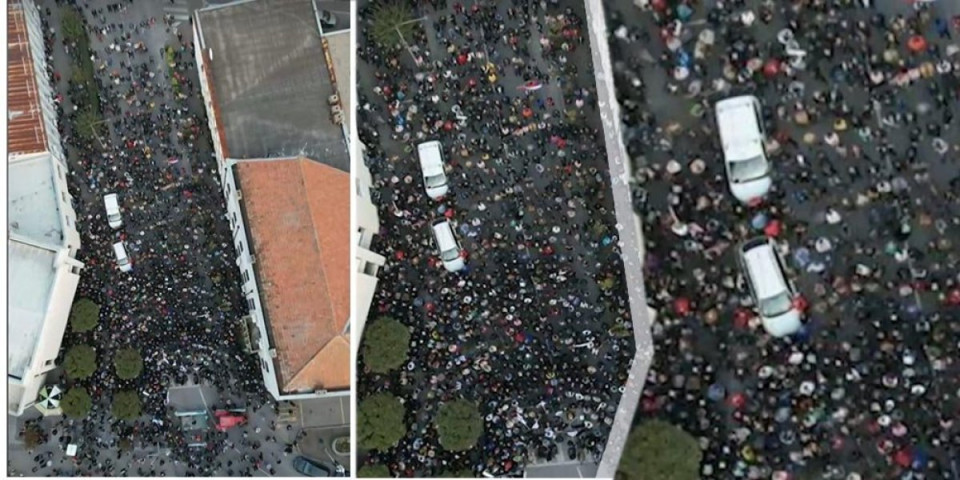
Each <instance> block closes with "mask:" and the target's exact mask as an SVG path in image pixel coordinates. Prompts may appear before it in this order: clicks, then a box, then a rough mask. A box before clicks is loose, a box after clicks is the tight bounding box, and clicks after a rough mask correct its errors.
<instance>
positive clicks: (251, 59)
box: [197, 0, 350, 172]
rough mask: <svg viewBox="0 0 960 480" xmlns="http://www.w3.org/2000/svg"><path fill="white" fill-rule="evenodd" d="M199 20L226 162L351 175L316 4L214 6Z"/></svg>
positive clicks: (282, 0)
mask: <svg viewBox="0 0 960 480" xmlns="http://www.w3.org/2000/svg"><path fill="white" fill-rule="evenodd" d="M197 19H198V24H199V31H200V33H201V44H202V45H203V47H205V48H206V49H210V50H212V60H209V61H208V62H207V63H208V64H209V65H210V71H211V84H212V90H213V96H214V97H215V99H214V101H215V103H216V107H215V108H216V109H217V110H218V113H219V115H218V117H219V121H220V129H221V130H222V133H223V136H224V138H225V139H226V142H225V143H226V145H225V146H226V149H227V153H226V155H225V156H228V157H230V158H241V159H242V158H279V157H296V156H306V157H309V158H315V159H319V160H320V161H321V162H323V163H325V164H327V165H330V166H332V167H334V168H336V169H339V170H342V171H345V172H348V171H350V159H349V155H348V153H347V147H346V144H345V141H344V138H343V130H342V128H341V127H340V126H338V125H336V124H334V123H333V121H332V120H331V118H330V108H329V106H328V104H327V99H328V98H329V96H330V95H332V94H334V93H335V92H334V89H333V86H332V85H331V82H330V76H329V73H328V70H327V66H326V64H325V59H324V52H323V46H322V44H321V40H320V31H319V29H318V26H317V21H316V16H315V15H314V10H313V5H312V3H311V1H310V0H269V1H265V0H253V1H248V2H235V3H231V4H227V5H222V6H211V7H208V8H205V9H202V10H199V11H198V12H197ZM207 58H208V59H210V58H211V56H208V57H207ZM344 75H346V77H345V78H349V71H348V72H346V73H344V74H340V76H344Z"/></svg>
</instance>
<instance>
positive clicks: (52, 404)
mask: <svg viewBox="0 0 960 480" xmlns="http://www.w3.org/2000/svg"><path fill="white" fill-rule="evenodd" d="M62 397H63V390H60V387H59V386H57V385H46V386H44V387H43V388H41V389H40V397H39V401H38V402H37V403H36V405H35V406H36V407H37V410H38V411H40V413H42V414H43V415H56V414H59V413H60V398H62Z"/></svg>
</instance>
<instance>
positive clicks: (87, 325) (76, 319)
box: [70, 298, 100, 332]
mask: <svg viewBox="0 0 960 480" xmlns="http://www.w3.org/2000/svg"><path fill="white" fill-rule="evenodd" d="M99 321H100V305H97V304H96V303H94V301H93V300H90V299H89V298H81V299H79V300H77V301H76V302H74V303H73V307H72V308H70V327H71V328H73V331H74V332H87V331H90V330H93V329H94V328H96V327H97V322H99Z"/></svg>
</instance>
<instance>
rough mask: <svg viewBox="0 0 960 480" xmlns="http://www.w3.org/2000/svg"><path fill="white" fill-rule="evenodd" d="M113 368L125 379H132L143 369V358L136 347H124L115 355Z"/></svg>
mask: <svg viewBox="0 0 960 480" xmlns="http://www.w3.org/2000/svg"><path fill="white" fill-rule="evenodd" d="M113 368H114V369H116V371H117V376H118V377H120V378H121V379H123V380H132V379H134V378H137V377H139V376H140V372H142V371H143V359H142V358H140V352H139V351H137V350H136V349H135V348H123V349H120V351H118V352H117V355H116V356H115V357H113Z"/></svg>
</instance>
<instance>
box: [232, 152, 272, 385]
mask: <svg viewBox="0 0 960 480" xmlns="http://www.w3.org/2000/svg"><path fill="white" fill-rule="evenodd" d="M236 162H237V161H236V160H230V159H228V160H227V161H226V162H225V163H224V166H223V168H222V169H221V171H220V175H221V176H220V178H222V179H223V196H224V198H225V199H226V204H227V219H228V220H229V221H230V232H231V236H232V238H233V245H234V249H235V250H236V252H237V259H236V264H237V268H239V269H240V276H241V277H242V280H243V283H242V287H241V289H242V291H243V297H244V299H246V301H247V305H248V306H250V307H253V308H251V309H250V314H249V316H248V318H246V319H244V321H246V322H248V327H247V330H248V331H249V332H250V346H251V349H252V350H253V351H254V353H256V355H257V358H258V360H259V362H260V373H262V374H263V385H264V386H265V387H266V388H267V391H268V392H270V394H271V395H273V397H274V398H276V399H278V400H279V399H280V398H281V397H282V395H281V393H280V385H279V383H278V382H277V372H276V370H275V369H276V366H275V365H274V363H273V360H274V359H275V358H276V355H277V351H276V348H274V346H273V345H271V344H270V338H269V335H268V334H267V332H268V329H267V320H266V318H264V316H263V310H264V309H263V305H262V301H261V297H260V290H259V288H258V287H257V279H256V275H254V271H253V264H254V263H255V262H256V257H255V256H254V255H251V254H250V248H243V247H242V245H252V243H251V242H250V239H249V238H247V233H246V232H248V231H249V230H247V225H246V223H245V222H244V218H243V212H242V211H241V209H240V202H241V201H242V200H243V193H242V192H241V191H240V190H239V189H238V188H237V184H238V182H237V179H236V177H235V176H234V173H233V172H234V170H233V168H232V167H233V165H234V164H235V163H236Z"/></svg>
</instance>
